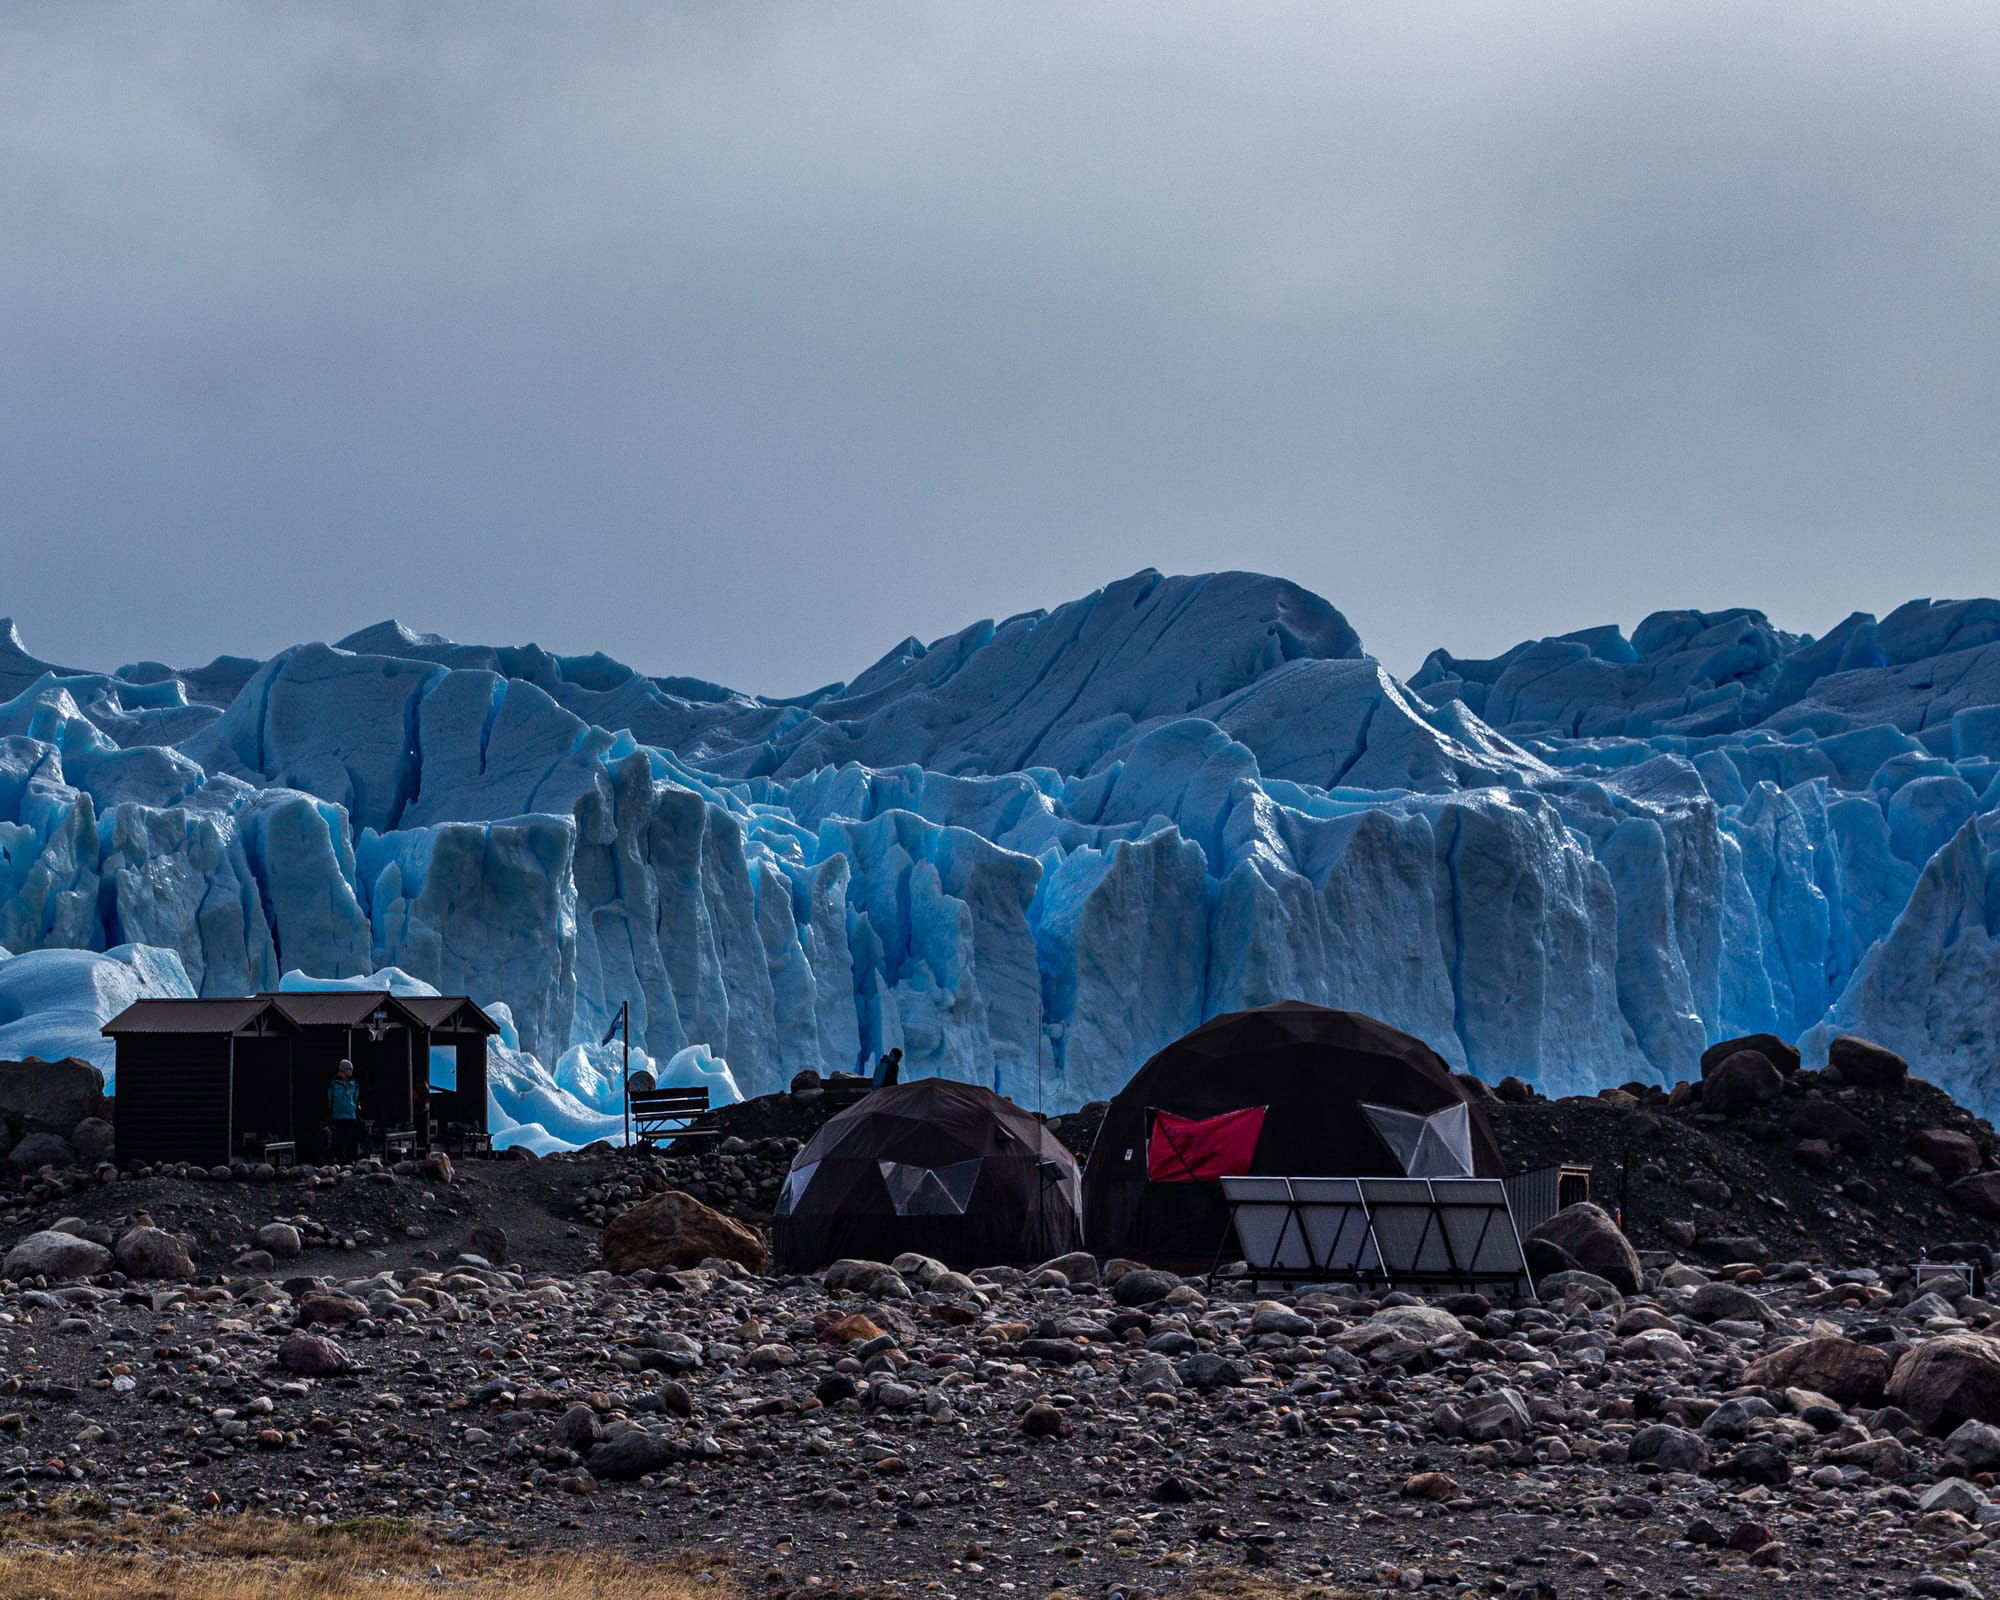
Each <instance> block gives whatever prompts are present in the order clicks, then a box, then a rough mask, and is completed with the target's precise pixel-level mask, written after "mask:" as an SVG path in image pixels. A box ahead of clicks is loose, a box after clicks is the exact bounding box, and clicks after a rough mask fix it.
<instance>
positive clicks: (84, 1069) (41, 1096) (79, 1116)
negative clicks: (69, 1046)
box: [0, 1056, 104, 1138]
mask: <svg viewBox="0 0 2000 1600" xmlns="http://www.w3.org/2000/svg"><path fill="white" fill-rule="evenodd" d="M103 1114H104V1074H103V1073H101V1072H99V1071H98V1070H97V1068H95V1067H93V1066H92V1065H91V1064H90V1063H89V1062H88V1061H78V1060H76V1059H75V1058H74V1057H72V1058H70V1059H67V1060H63V1061H38V1060H36V1059H35V1058H34V1057H33V1056H30V1057H29V1058H28V1059H27V1060H26V1061H0V1121H4V1122H6V1123H8V1124H10V1125H11V1126H12V1127H13V1129H14V1131H15V1132H17V1133H23V1134H26V1133H53V1134H56V1135H58V1136H61V1137H64V1138H66V1137H68V1135H69V1132H70V1130H71V1129H72V1128H74V1127H75V1126H76V1125H77V1124H78V1123H79V1122H81V1121H83V1119H84V1118H85V1117H97V1116H102V1115H103Z"/></svg>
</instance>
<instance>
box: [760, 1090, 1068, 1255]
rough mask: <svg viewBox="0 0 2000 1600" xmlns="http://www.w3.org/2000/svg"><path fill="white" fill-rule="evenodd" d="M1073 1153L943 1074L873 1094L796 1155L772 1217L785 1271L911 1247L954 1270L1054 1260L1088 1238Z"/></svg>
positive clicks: (1011, 1110) (1002, 1103) (1015, 1109)
mask: <svg viewBox="0 0 2000 1600" xmlns="http://www.w3.org/2000/svg"><path fill="white" fill-rule="evenodd" d="M1082 1240H1083V1224H1082V1180H1081V1177H1080V1175H1079V1174H1078V1172H1077V1166H1076V1158H1075V1157H1073V1156H1072V1155H1071V1154H1070V1153H1069V1152H1068V1151H1067V1150H1065V1149H1064V1148H1063V1146H1062V1144H1061V1142H1060V1141H1059V1140H1058V1139H1057V1138H1056V1136H1055V1135H1054V1134H1053V1133H1051V1132H1050V1131H1049V1130H1048V1129H1047V1128H1046V1127H1045V1126H1044V1125H1043V1124H1042V1122H1041V1121H1040V1119H1039V1118H1037V1117H1035V1116H1034V1115H1033V1114H1032V1113H1031V1112H1027V1111H1024V1110H1022V1109H1021V1108H1020V1107H1019V1106H1017V1105H1015V1104H1014V1102H1013V1101H1011V1100H1007V1099H1003V1098H1002V1097H1001V1096H999V1095H997V1094H995V1093H994V1092H993V1091H992V1090H991V1089H981V1088H979V1087H977V1086H976V1085H973V1084H969V1083H953V1082H950V1081H949V1080H947V1079H944V1078H925V1079H922V1080H920V1081H918V1082H916V1083H905V1084H898V1085H895V1086H893V1087H889V1088H882V1089H876V1090H874V1091H872V1092H871V1093H869V1094H866V1095H864V1096H862V1098H861V1099H860V1100H858V1101H856V1102H855V1104H853V1105H851V1106H849V1107H848V1108H847V1109H846V1110H845V1111H843V1112H841V1113H840V1114H839V1115H838V1116H835V1117H833V1118H832V1119H831V1120H829V1121H828V1122H827V1124H826V1125H825V1126H824V1127H823V1128H821V1129H820V1130H819V1132H818V1133H817V1134H815V1135H814V1136H813V1138H812V1140H811V1142H810V1143H808V1144H807V1145H806V1147H805V1148H804V1149H803V1150H801V1151H800V1152H799V1153H798V1155H797V1157H795V1158H794V1160H793V1162H792V1167H791V1171H790V1172H788V1173H787V1174H786V1176H785V1186H784V1188H783V1190H782V1191H781V1192H780V1194H779V1196H778V1204H777V1207H776V1215H775V1216H774V1217H773V1218H772V1221H771V1252H772V1255H773V1256H774V1257H775V1258H776V1260H777V1262H778V1264H779V1265H780V1266H781V1267H783V1268H785V1269H786V1270H788V1271H792V1272H809V1271H811V1270H813V1269H814V1268H816V1267H823V1266H825V1265H826V1264H827V1263H828V1262H831V1261H838V1260H840V1259H841V1258H842V1257H843V1256H858V1257H861V1258H863V1259H866V1260H875V1261H892V1260H894V1259H895V1258H896V1257H897V1256H898V1255H900V1254H902V1253H903V1252H904V1251H906V1250H914V1251H918V1252H920V1253H921V1254H923V1255H927V1256H935V1257H937V1258H938V1259H939V1260H940V1261H943V1262H945V1263H946V1264H947V1265H950V1266H954V1267H987V1266H1000V1265H1018V1264H1024V1263H1033V1262H1037V1261H1046V1260H1048V1259H1049V1258H1050V1257H1051V1256H1058V1255H1061V1254H1063V1253H1064V1252H1065V1251H1068V1250H1074V1249H1076V1248H1078V1246H1079V1245H1080V1244H1081V1243H1082Z"/></svg>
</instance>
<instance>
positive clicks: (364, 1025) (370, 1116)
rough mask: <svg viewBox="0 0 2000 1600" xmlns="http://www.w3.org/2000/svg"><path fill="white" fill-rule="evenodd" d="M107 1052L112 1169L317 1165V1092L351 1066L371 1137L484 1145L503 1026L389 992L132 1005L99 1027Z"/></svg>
mask: <svg viewBox="0 0 2000 1600" xmlns="http://www.w3.org/2000/svg"><path fill="white" fill-rule="evenodd" d="M103 1031H104V1033H105V1034H107V1035H108V1036H109V1037H110V1038H111V1039H112V1040H114V1041H115V1042H116V1044H117V1050H118V1066H117V1079H116V1090H117V1093H116V1097H115V1100H114V1104H115V1106H116V1112H115V1115H116V1117H117V1119H118V1155H119V1159H120V1160H121V1161H125V1162H135V1161H146V1162H162V1161H193V1162H200V1163H202V1164H204V1165H208V1166H215V1165H220V1164H221V1163H223V1162H226V1161H229V1160H231V1159H235V1158H246V1157H247V1158H248V1159H250V1160H253V1161H254V1160H256V1159H258V1158H259V1157H260V1156H261V1155H262V1153H263V1151H264V1150H265V1148H266V1147H267V1146H270V1145H283V1144H291V1145H293V1146H295V1147H296V1149H297V1151H298V1153H299V1154H300V1155H302V1156H311V1155H323V1154H324V1153H325V1152H324V1151H323V1150H322V1149H321V1148H320V1130H321V1128H322V1127H323V1126H324V1124H325V1122H326V1091H327V1085H328V1084H329V1083H331V1082H332V1081H333V1074H334V1069H335V1067H336V1066H338V1064H339V1063H340V1061H341V1060H342V1059H343V1058H345V1059H347V1060H349V1061H352V1062H353V1063H354V1076H355V1079H356V1081H357V1082H358V1083H359V1085H360V1088H361V1115H362V1118H363V1119H364V1121H366V1122H367V1123H369V1124H371V1125H372V1126H373V1128H374V1130H375V1131H376V1132H377V1133H394V1132H409V1133H411V1134H413V1135H414V1136H415V1141H416V1144H417V1146H418V1147H419V1148H425V1147H428V1146H429V1145H430V1143H431V1142H432V1139H433V1136H434V1135H436V1136H440V1137H452V1136H456V1135H461V1134H476V1135H484V1134H485V1133H486V1131H487V1126H486V1041H487V1040H488V1039H489V1038H490V1037H491V1036H493V1035H494V1034H496V1033H498V1032H499V1031H500V1028H499V1025H498V1024H497V1023H495V1022H494V1021H493V1019H492V1018H491V1017H489V1016H487V1015H486V1013H485V1012H484V1011H482V1010H480V1009H479V1007H478V1006H476V1005H474V1004H473V1003H472V1002H471V1000H469V999H467V998H466V997H465V996H464V995H424V996H414V995H394V994H390V993H389V992H388V991H386V990H367V989H339V990H333V991H329V992H324V993H289V992H286V993H277V994H258V995H250V996H248V997H246V998H244V999H241V1000H140V1001H136V1002H134V1003H133V1004H132V1005H129V1006H127V1007H126V1008H125V1009H124V1010H123V1011H121V1012H119V1013H118V1015H117V1016H115V1017H113V1018H112V1019H111V1020H110V1021H109V1022H107V1023H106V1024H105V1025H104V1029H103Z"/></svg>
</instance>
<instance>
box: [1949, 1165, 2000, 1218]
mask: <svg viewBox="0 0 2000 1600" xmlns="http://www.w3.org/2000/svg"><path fill="white" fill-rule="evenodd" d="M1944 1192H1945V1193H1946V1194H1948V1195H1950V1196H1951V1197H1952V1199H1953V1200H1955V1201H1957V1202H1958V1203H1959V1204H1960V1205H1962V1206H1964V1207H1965V1209H1966V1210H1967V1211H1970V1212H1971V1213H1972V1214H1973V1215H1974V1216H1975V1217H1995V1218H2000V1172H1968V1173H1967V1174H1966V1175H1965V1176H1964V1177H1962V1178H1960V1179H1958V1180H1957V1181H1956V1182H1954V1183H1948V1184H1946V1185H1945V1191H1944Z"/></svg>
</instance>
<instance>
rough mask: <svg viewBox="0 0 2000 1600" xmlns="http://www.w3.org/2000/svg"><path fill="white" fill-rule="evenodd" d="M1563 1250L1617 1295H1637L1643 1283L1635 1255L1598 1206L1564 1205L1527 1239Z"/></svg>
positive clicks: (1636, 1255)
mask: <svg viewBox="0 0 2000 1600" xmlns="http://www.w3.org/2000/svg"><path fill="white" fill-rule="evenodd" d="M1528 1237H1529V1238H1531V1239H1541V1240H1544V1241H1546V1242H1547V1243H1549V1244H1552V1245H1554V1246H1555V1247H1556V1248H1557V1249H1559V1250H1563V1251H1566V1252H1567V1253H1568V1254H1569V1255H1570V1256H1571V1257H1572V1258H1573V1259H1574V1260H1575V1261H1576V1263H1577V1265H1578V1266H1580V1267H1582V1268H1583V1269H1584V1271H1586V1272H1594V1273H1596V1274H1597V1276H1598V1277H1600V1278H1603V1279H1604V1280H1605V1281H1606V1282H1607V1283H1609V1284H1611V1285H1612V1286H1613V1287H1614V1288H1616V1289H1617V1290H1618V1291H1619V1292H1620V1293H1621V1294H1637V1293H1638V1292H1639V1287H1640V1285H1641V1283H1642V1282H1643V1281H1644V1280H1643V1278H1642V1277H1641V1276H1640V1272H1639V1252H1638V1251H1636V1250H1634V1249H1633V1248H1632V1242H1631V1241H1630V1240H1629V1239H1627V1238H1626V1237H1625V1235H1624V1234H1622V1233H1620V1232H1619V1231H1618V1224H1617V1223H1615V1222H1613V1221H1612V1220H1611V1214H1610V1213H1609V1212H1608V1211H1606V1210H1605V1209H1604V1208H1603V1207H1602V1206H1599V1205H1593V1204H1592V1203H1591V1202H1590V1201H1588V1200H1585V1201H1583V1202H1582V1203H1580V1204H1578V1205H1573V1206H1565V1207H1563V1209H1562V1210H1560V1211H1558V1212H1557V1213H1556V1214H1555V1215H1554V1216H1552V1217H1550V1218H1549V1220H1548V1221H1547V1222H1544V1223H1543V1224H1542V1225H1541V1226H1540V1227H1539V1228H1537V1229H1535V1231H1534V1232H1533V1233H1531V1234H1530V1235H1529V1236H1528Z"/></svg>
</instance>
